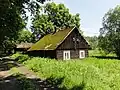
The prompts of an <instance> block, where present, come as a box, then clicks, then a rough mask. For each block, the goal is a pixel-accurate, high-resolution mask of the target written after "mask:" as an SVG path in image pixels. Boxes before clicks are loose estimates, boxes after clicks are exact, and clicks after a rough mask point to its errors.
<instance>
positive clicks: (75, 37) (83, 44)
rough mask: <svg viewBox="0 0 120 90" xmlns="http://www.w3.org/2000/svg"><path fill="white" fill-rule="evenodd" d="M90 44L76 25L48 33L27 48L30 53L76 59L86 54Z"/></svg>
mask: <svg viewBox="0 0 120 90" xmlns="http://www.w3.org/2000/svg"><path fill="white" fill-rule="evenodd" d="M89 48H90V45H89V44H88V42H87V41H86V40H85V39H84V37H83V36H82V35H81V34H80V33H79V30H78V29H77V28H76V27H71V28H66V29H62V30H59V31H57V32H56V33H52V34H48V35H46V36H44V37H43V38H41V39H40V40H39V41H38V42H37V43H35V44H34V45H33V46H32V47H31V48H30V49H29V50H28V53H29V54H30V55H36V56H40V57H48V58H55V59H63V60H69V59H78V58H85V57H87V56H88V49H89Z"/></svg>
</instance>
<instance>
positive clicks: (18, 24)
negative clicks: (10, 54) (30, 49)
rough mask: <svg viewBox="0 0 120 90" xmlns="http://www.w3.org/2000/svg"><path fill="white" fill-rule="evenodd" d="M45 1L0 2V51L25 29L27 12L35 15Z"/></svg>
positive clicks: (20, 0) (1, 0)
mask: <svg viewBox="0 0 120 90" xmlns="http://www.w3.org/2000/svg"><path fill="white" fill-rule="evenodd" d="M44 1H45V0H0V49H1V48H3V47H4V41H6V40H9V41H13V40H15V39H16V38H17V37H16V36H17V34H18V32H19V30H22V29H23V28H24V27H25V25H26V24H25V20H27V16H26V11H29V12H31V14H34V13H35V12H37V10H38V8H39V7H40V5H39V3H43V2H44Z"/></svg>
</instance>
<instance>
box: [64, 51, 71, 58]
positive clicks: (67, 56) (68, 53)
mask: <svg viewBox="0 0 120 90" xmlns="http://www.w3.org/2000/svg"><path fill="white" fill-rule="evenodd" d="M63 59H64V60H70V51H69V50H68V51H63Z"/></svg>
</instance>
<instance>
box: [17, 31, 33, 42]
mask: <svg viewBox="0 0 120 90" xmlns="http://www.w3.org/2000/svg"><path fill="white" fill-rule="evenodd" d="M31 41H32V33H31V32H30V31H28V30H21V31H20V32H19V33H18V39H17V42H18V43H21V42H29V43H30V42H31Z"/></svg>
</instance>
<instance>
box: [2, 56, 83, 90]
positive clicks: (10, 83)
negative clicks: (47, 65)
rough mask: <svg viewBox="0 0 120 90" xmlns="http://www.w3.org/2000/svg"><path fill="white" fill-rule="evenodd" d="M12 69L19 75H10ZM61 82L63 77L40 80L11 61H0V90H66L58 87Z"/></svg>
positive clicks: (81, 89) (81, 86)
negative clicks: (15, 69)
mask: <svg viewBox="0 0 120 90" xmlns="http://www.w3.org/2000/svg"><path fill="white" fill-rule="evenodd" d="M13 67H17V70H18V71H19V72H20V73H21V74H20V75H13V74H12V73H10V69H11V68H13ZM63 80H64V77H63V78H52V77H50V78H47V79H45V80H41V79H40V78H39V77H38V76H37V75H36V74H35V73H34V72H32V71H30V70H28V69H27V68H26V67H25V66H23V65H21V64H19V63H17V61H15V60H13V59H9V58H7V59H3V60H0V90H67V89H66V87H64V86H62V88H60V87H59V86H60V85H61V84H62V82H63ZM84 86H85V85H84V83H83V84H81V85H80V86H75V87H73V88H71V90H83V88H84Z"/></svg>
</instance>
